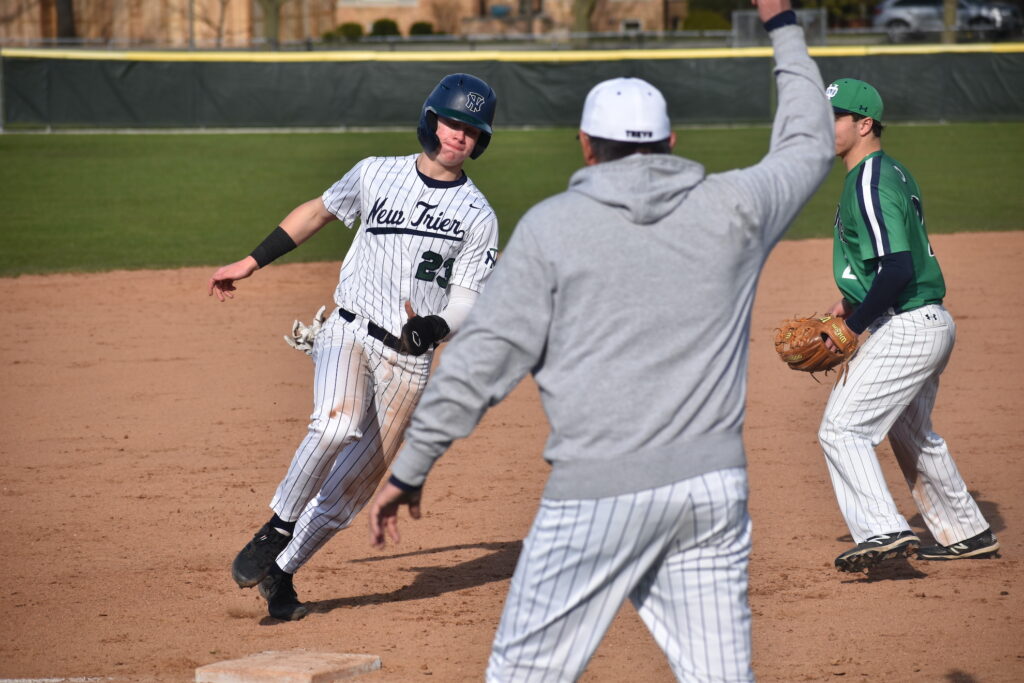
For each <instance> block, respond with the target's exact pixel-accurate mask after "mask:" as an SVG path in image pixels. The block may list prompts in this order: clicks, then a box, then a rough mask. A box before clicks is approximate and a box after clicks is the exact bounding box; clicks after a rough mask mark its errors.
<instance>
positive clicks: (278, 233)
mask: <svg viewBox="0 0 1024 683" xmlns="http://www.w3.org/2000/svg"><path fill="white" fill-rule="evenodd" d="M297 246H298V245H297V244H295V240H293V239H292V236H291V235H289V234H288V233H286V232H285V231H284V228H282V227H281V226H280V225H279V226H277V227H276V228H274V229H273V230H272V231H271V233H270V234H269V235H267V237H266V239H264V240H263V241H262V242H260V244H259V246H258V247H256V248H255V249H253V250H252V253H251V254H249V255H250V256H252V257H253V258H254V259H256V265H258V266H259V267H260V268H262V267H263V266H265V265H267V264H268V263H270V262H272V261H274V260H276V259H278V258H280V257H282V256H284V255H285V254H287V253H288V252H289V251H291V250H292V249H294V248H295V247H297Z"/></svg>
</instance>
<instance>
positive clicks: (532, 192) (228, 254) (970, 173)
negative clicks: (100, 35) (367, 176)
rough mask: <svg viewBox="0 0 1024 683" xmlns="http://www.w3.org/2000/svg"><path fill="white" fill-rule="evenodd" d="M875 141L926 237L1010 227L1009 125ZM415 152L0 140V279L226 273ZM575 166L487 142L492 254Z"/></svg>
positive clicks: (313, 250) (815, 221)
mask: <svg viewBox="0 0 1024 683" xmlns="http://www.w3.org/2000/svg"><path fill="white" fill-rule="evenodd" d="M768 135H769V130H768V128H767V127H749V128H695V129H684V130H680V131H678V136H679V144H678V146H677V148H676V152H677V153H679V154H682V155H684V156H687V157H690V158H692V159H695V160H697V161H700V162H701V163H703V164H704V165H705V166H706V167H707V169H708V170H709V171H720V170H726V169H729V168H735V167H739V166H747V165H750V164H753V163H755V162H756V161H757V160H758V159H759V158H760V157H761V156H762V155H763V154H764V152H765V151H766V149H767V144H768ZM884 142H885V147H886V150H887V151H888V152H889V153H890V154H892V155H893V156H895V157H897V158H899V159H900V160H901V161H903V162H904V163H905V164H907V165H908V166H909V167H910V168H911V170H913V172H914V174H915V175H916V176H917V179H918V181H919V183H920V184H921V186H922V187H923V189H924V192H925V209H926V212H927V217H928V227H929V230H930V231H931V232H933V233H942V232H963V231H975V230H1019V229H1024V217H1022V214H1024V193H1022V188H1024V168H1022V166H1021V163H1020V159H1022V158H1024V123H1001V124H991V123H989V124H951V125H916V126H909V125H908V126H900V125H896V126H892V127H891V128H890V129H889V130H888V131H887V132H886V134H885V137H884ZM417 149H418V145H417V143H416V138H415V134H414V132H413V131H412V130H410V131H408V132H401V133H395V132H373V133H274V134H255V133H239V134H209V135H173V134H159V133H152V134H148V133H147V134H137V135H115V134H81V135H80V134H57V135H41V134H35V135H18V134H8V135H0V221H2V227H0V234H2V237H3V242H4V247H3V249H0V276H14V275H18V274H22V273H45V272H57V271H92V270H109V269H121V268H127V269H135V268H174V267H180V266H195V265H219V264H222V263H227V262H229V261H233V260H235V259H238V258H241V257H242V256H244V255H245V254H247V253H248V252H249V251H250V250H251V249H252V247H254V246H255V245H256V244H257V243H258V242H259V241H260V240H261V239H263V237H264V236H265V235H266V234H267V233H268V232H269V231H270V230H271V229H273V228H274V226H275V225H277V223H278V222H279V221H280V219H281V218H282V217H283V216H284V215H285V214H286V213H287V212H288V211H289V210H290V209H291V208H292V207H293V206H295V205H296V204H298V203H300V202H302V201H304V200H306V199H310V198H312V197H315V196H319V194H320V193H321V192H323V190H324V189H325V188H327V187H328V186H329V185H330V184H331V183H333V182H334V181H335V180H337V179H338V178H340V177H341V176H342V174H344V173H345V171H347V170H348V169H349V168H350V167H351V165H352V164H353V163H355V162H356V161H358V160H359V159H360V158H362V157H364V156H368V155H371V154H376V155H387V154H408V153H411V152H413V151H416V150H417ZM579 165H580V157H579V150H578V143H577V142H576V140H575V131H574V130H569V129H557V130H538V131H499V132H498V133H497V135H496V136H495V140H494V142H493V143H492V146H491V148H490V149H488V151H487V154H485V155H484V156H483V157H482V158H481V159H480V160H478V161H474V162H470V163H469V165H468V167H467V169H468V172H469V174H470V176H471V177H472V178H473V180H474V181H475V182H476V184H477V185H478V186H479V187H480V188H481V189H482V190H483V191H484V192H485V193H486V194H487V196H488V198H489V199H490V200H491V203H492V205H493V206H494V208H495V210H496V211H497V213H498V217H499V220H500V223H501V231H502V244H504V242H505V241H506V240H507V239H508V236H509V234H511V232H512V229H513V228H514V226H515V223H516V221H517V220H518V219H519V217H520V216H522V214H523V213H524V212H525V211H526V210H527V209H528V208H529V207H530V206H531V205H532V204H534V203H535V202H537V201H539V200H540V199H543V198H544V197H546V196H549V195H551V194H554V193H556V192H560V191H561V190H563V189H564V188H565V187H566V183H567V181H568V179H569V176H570V175H571V174H572V172H573V171H574V170H576V169H577V168H578V167H579ZM842 175H843V173H842V171H841V169H840V167H839V165H838V163H837V164H836V166H835V167H834V168H833V172H832V173H831V175H830V176H829V178H828V180H827V181H826V183H825V185H824V186H823V187H822V189H821V190H819V192H818V193H817V194H816V195H815V197H814V198H813V199H812V200H811V202H810V203H809V204H808V205H807V206H806V207H805V208H804V210H803V212H802V213H801V215H800V216H799V218H798V219H797V221H796V223H795V224H794V226H793V227H792V228H791V230H790V232H789V235H788V236H789V237H790V238H806V237H825V236H828V235H829V234H830V229H831V225H832V219H833V216H834V213H835V204H836V201H837V200H838V196H839V183H840V182H841V179H842ZM351 234H352V233H351V231H349V230H346V229H345V228H343V227H342V226H341V224H340V223H334V224H332V225H331V226H329V228H328V229H326V230H324V231H323V232H321V233H320V234H319V235H317V236H316V237H315V238H314V239H312V240H311V241H310V242H309V243H308V244H306V245H303V247H302V248H301V249H298V250H296V251H295V252H292V253H291V254H289V255H288V256H287V257H285V258H284V259H282V260H283V261H321V260H340V259H341V258H342V256H343V255H344V253H345V250H346V248H347V246H348V243H349V241H350V239H351Z"/></svg>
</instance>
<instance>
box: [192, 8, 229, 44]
mask: <svg viewBox="0 0 1024 683" xmlns="http://www.w3.org/2000/svg"><path fill="white" fill-rule="evenodd" d="M230 3H231V0H217V9H216V13H215V14H214V13H213V12H208V11H206V10H205V9H204V10H202V11H199V12H197V13H196V15H195V18H196V19H198V20H199V21H201V22H202V23H203V24H205V25H206V27H207V28H209V29H210V30H211V31H212V32H213V40H214V45H216V46H217V47H218V48H219V47H222V46H223V44H224V20H225V18H226V16H227V11H228V5H229V4H230Z"/></svg>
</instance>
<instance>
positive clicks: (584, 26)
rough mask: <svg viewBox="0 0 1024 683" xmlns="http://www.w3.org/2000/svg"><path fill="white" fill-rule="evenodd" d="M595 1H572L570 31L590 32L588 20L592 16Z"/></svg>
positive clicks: (595, 4)
mask: <svg viewBox="0 0 1024 683" xmlns="http://www.w3.org/2000/svg"><path fill="white" fill-rule="evenodd" d="M596 8H597V0H572V18H573V23H572V30H573V31H574V32H576V33H587V32H589V31H590V18H591V17H593V16H594V10H595V9H596Z"/></svg>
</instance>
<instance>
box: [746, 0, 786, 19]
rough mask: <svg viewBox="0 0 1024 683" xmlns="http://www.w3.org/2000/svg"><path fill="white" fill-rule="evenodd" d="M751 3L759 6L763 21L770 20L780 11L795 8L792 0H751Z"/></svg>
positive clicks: (758, 10) (759, 14)
mask: <svg viewBox="0 0 1024 683" xmlns="http://www.w3.org/2000/svg"><path fill="white" fill-rule="evenodd" d="M750 4H751V5H754V6H755V7H757V13H758V16H759V17H760V18H761V21H768V20H769V19H771V18H772V17H774V16H775V15H776V14H779V13H780V12H785V11H786V10H790V9H793V4H792V2H790V0H750Z"/></svg>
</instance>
